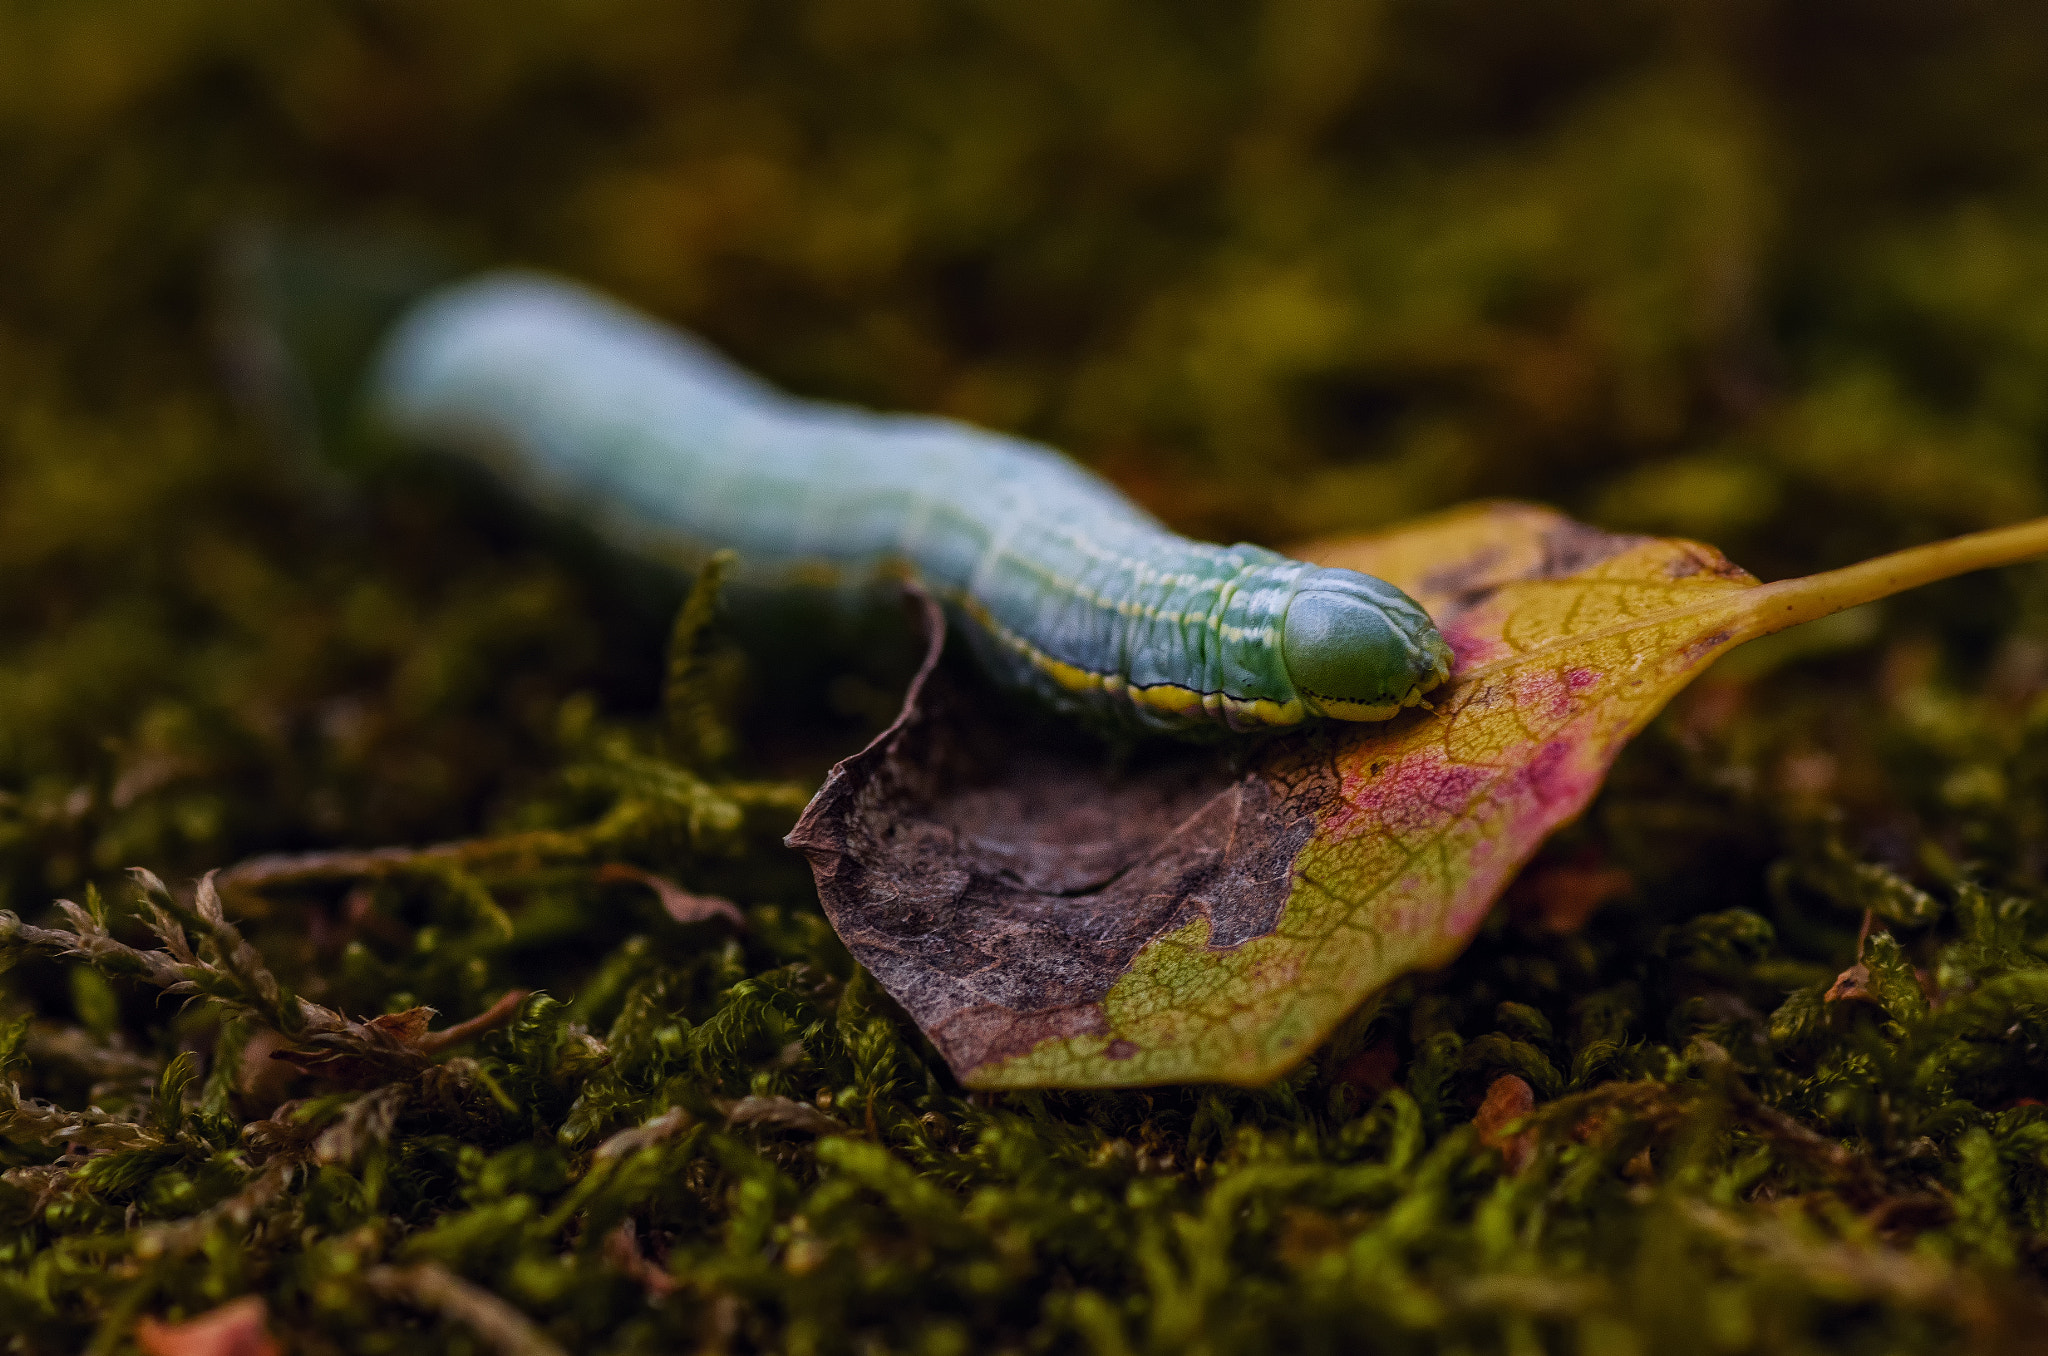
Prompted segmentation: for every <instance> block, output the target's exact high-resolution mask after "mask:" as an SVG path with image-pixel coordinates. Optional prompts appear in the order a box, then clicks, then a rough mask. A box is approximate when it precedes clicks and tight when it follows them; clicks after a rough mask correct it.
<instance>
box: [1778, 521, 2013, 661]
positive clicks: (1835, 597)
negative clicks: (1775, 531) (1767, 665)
mask: <svg viewBox="0 0 2048 1356" xmlns="http://www.w3.org/2000/svg"><path fill="white" fill-rule="evenodd" d="M2037 556H2048V518H2034V519H2031V520H2029V521H2027V522H2024V523H2015V524H2013V525H2012V526H2011V527H1998V528H1993V529H1991V530H1990V531H1988V532H1972V533H1970V534H1969V535H1968V536H1964V537H1953V538H1951V539H1949V540H1948V541H1938V542H1933V543H1931V544H1929V545H1927V546H1914V547H1910V548H1908V549H1907V550H1904V551H1894V552H1892V553H1891V554H1890V555H1886V556H1879V557H1877V558H1876V559H1875V560H1866V561H1863V562H1862V563H1860V564H1856V565H1847V566H1844V567H1843V568H1841V569H1839V570H1828V571H1825V572H1824V573H1821V574H1810V575H1806V576H1804V577H1803V578H1799V579H1780V580H1778V581H1777V582H1775V583H1771V584H1762V585H1759V586H1758V587H1757V588H1755V589H1752V590H1751V591H1749V592H1748V593H1746V594H1744V595H1743V596H1742V610H1743V613H1744V622H1745V624H1744V627H1743V630H1744V632H1745V634H1746V638H1750V639H1753V638H1755V637H1757V636H1765V635H1769V634H1770V633H1771V632H1773V631H1782V630H1784V629H1785V628H1786V627H1788V626H1797V625H1799V623H1801V622H1809V621H1813V620H1815V619H1816V618H1819V617H1825V616H1827V615H1828V614H1830V613H1833V612H1840V611H1842V610H1843V609H1844V608H1850V607H1856V606H1859V605H1860V604H1863V603H1870V602H1875V601H1877V600H1878V599H1880V598H1889V597H1891V596H1892V595H1893V594H1894V593H1903V592H1905V591H1906V590H1907V589H1913V588H1919V587H1920V586H1921V585H1922V584H1932V583H1935V582H1937V581H1938V580H1942V579H1951V578H1954V577H1955V576H1956V575H1959V574H1969V573H1971V572H1972V571H1975V570H1988V569H1993V568H1995V567H1997V566H2001V565H2017V564H2019V563H2020V562H2022V561H2026V560H2031V559H2033V558H2035V557H2037Z"/></svg>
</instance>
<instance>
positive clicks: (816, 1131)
mask: <svg viewBox="0 0 2048 1356" xmlns="http://www.w3.org/2000/svg"><path fill="white" fill-rule="evenodd" d="M718 1109H719V1110H720V1111H722V1112H724V1113H725V1118H726V1120H728V1121H730V1122H732V1123H733V1124H734V1125H766V1126H770V1127H773V1128H774V1129H777V1130H796V1131H801V1132H802V1133H804V1134H806V1135H843V1134H845V1133H846V1127H845V1126H844V1125H841V1124H840V1123H839V1122H838V1121H835V1120H833V1119H832V1118H831V1117H830V1116H827V1115H826V1114H825V1113H824V1112H822V1111H820V1110H818V1108H816V1107H814V1106H812V1105H811V1104H810V1103H809V1102H799V1101H797V1100H796V1099H795V1098H793V1097H777V1096H762V1095H760V1094H755V1095H753V1096H749V1097H741V1098H739V1099H738V1100H736V1101H732V1102H721V1103H719V1104H718Z"/></svg>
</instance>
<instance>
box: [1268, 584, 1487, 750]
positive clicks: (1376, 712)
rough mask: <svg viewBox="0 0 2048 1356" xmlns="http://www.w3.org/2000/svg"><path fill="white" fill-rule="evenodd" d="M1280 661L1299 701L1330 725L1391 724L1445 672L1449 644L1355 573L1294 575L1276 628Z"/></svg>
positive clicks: (1392, 595)
mask: <svg viewBox="0 0 2048 1356" xmlns="http://www.w3.org/2000/svg"><path fill="white" fill-rule="evenodd" d="M1280 657H1281V660H1282V662H1283V663H1285V664H1286V666H1287V676H1288V678H1289V679H1290V680H1291V681H1292V682H1293V684H1294V690H1295V691H1296V692H1297V693H1299V694H1300V696H1301V699H1302V702H1303V704H1304V705H1306V706H1307V707H1308V709H1309V710H1310V711H1312V712H1315V713H1316V714H1318V715H1323V716H1328V717H1330V718H1332V719H1334V720H1388V719H1391V718H1392V717H1393V716H1395V715H1396V714H1398V713H1399V712H1400V711H1401V709H1402V708H1403V707H1408V706H1413V705H1415V704H1416V703H1417V702H1419V701H1421V700H1422V696H1423V694H1424V693H1426V692H1428V691H1429V690H1430V689H1431V688H1434V687H1436V686H1437V685H1438V684H1439V683H1441V682H1443V681H1444V679H1446V678H1448V677H1449V676H1450V673H1451V647H1450V646H1448V645H1446V644H1444V639H1443V637H1442V636H1440V635H1438V634H1437V629H1436V626H1435V624H1434V623H1432V622H1431V621H1430V619H1429V614H1428V613H1427V612H1424V611H1423V610H1422V608H1421V607H1420V606H1419V605H1418V604H1417V603H1416V602H1415V600H1414V599H1413V598H1410V597H1409V596H1408V595H1407V594H1405V593H1403V592H1401V590H1399V589H1397V588H1395V587H1394V586H1393V585H1392V584H1389V583H1387V582H1386V581H1385V580H1383V579H1375V578H1373V577H1372V576H1371V575H1367V574H1359V573H1358V572H1357V571H1355V570H1337V569H1312V570H1310V571H1308V572H1307V573H1305V574H1303V575H1302V576H1301V580H1300V583H1299V585H1298V586H1297V587H1296V589H1295V592H1294V596H1293V597H1292V598H1290V599H1289V600H1288V602H1287V612H1286V616H1285V619H1284V620H1283V621H1282V623H1281V640H1280Z"/></svg>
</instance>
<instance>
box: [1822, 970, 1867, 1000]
mask: <svg viewBox="0 0 2048 1356" xmlns="http://www.w3.org/2000/svg"><path fill="white" fill-rule="evenodd" d="M1821 1001H1822V1002H1823V1003H1869V1004H1871V1005H1872V1006H1876V1005H1877V994H1876V993H1875V992H1873V991H1872V989H1871V987H1870V967H1869V966H1867V965H1865V964H1863V963H1862V962H1861V961H1858V962H1857V963H1856V964H1854V965H1852V966H1850V967H1849V968H1848V969H1846V970H1844V971H1842V973H1841V974H1839V975H1836V976H1835V982H1834V983H1833V984H1830V985H1829V986H1828V991H1827V992H1826V993H1825V994H1823V995H1822V996H1821Z"/></svg>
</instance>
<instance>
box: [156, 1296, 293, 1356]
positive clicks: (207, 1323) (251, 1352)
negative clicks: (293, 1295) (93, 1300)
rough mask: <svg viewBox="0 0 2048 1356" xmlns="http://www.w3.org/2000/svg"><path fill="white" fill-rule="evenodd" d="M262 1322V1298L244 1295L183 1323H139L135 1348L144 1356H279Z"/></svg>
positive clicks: (278, 1350) (263, 1314)
mask: <svg viewBox="0 0 2048 1356" xmlns="http://www.w3.org/2000/svg"><path fill="white" fill-rule="evenodd" d="M265 1319H266V1311H265V1309H264V1307H263V1298H262V1296H260V1295H245V1296H243V1297H242V1298H241V1299H238V1300H230V1301H228V1302H227V1303H226V1304H223V1305H221V1306H220V1308H218V1309H214V1310H211V1311H210V1312H208V1313H204V1314H201V1315H200V1316H199V1317H197V1318H194V1319H188V1320H186V1321H185V1322H183V1323H159V1322H158V1321H157V1320H155V1319H154V1318H142V1319H139V1320H137V1322H136V1324H135V1345H136V1346H138V1347H140V1348H141V1349H142V1351H143V1352H144V1356H280V1351H281V1348H280V1347H279V1346H278V1344H277V1342H276V1340H275V1339H274V1338H272V1337H271V1335H270V1330H269V1328H268V1327H267V1326H266V1324H265Z"/></svg>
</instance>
